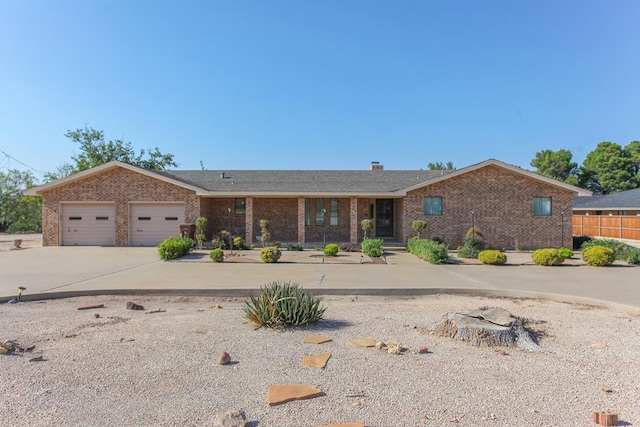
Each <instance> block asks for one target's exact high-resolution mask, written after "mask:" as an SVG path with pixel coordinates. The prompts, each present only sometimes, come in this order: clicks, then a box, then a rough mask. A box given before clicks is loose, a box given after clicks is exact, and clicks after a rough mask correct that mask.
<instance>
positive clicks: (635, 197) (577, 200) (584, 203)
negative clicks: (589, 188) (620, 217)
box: [573, 188, 640, 209]
mask: <svg viewBox="0 0 640 427" xmlns="http://www.w3.org/2000/svg"><path fill="white" fill-rule="evenodd" d="M573 207H574V209H610V208H629V209H640V188H636V189H633V190H627V191H623V192H621V193H615V194H604V195H603V194H601V195H597V196H589V197H574V198H573Z"/></svg>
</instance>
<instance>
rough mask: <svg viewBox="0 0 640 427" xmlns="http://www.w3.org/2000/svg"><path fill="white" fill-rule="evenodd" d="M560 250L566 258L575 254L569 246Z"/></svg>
mask: <svg viewBox="0 0 640 427" xmlns="http://www.w3.org/2000/svg"><path fill="white" fill-rule="evenodd" d="M558 251H560V255H562V257H563V258H564V259H567V258H571V257H572V256H573V251H572V250H571V249H569V248H560V249H558Z"/></svg>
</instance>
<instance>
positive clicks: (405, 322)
mask: <svg viewBox="0 0 640 427" xmlns="http://www.w3.org/2000/svg"><path fill="white" fill-rule="evenodd" d="M129 300H131V297H129V298H127V297H79V298H70V299H61V300H48V301H41V302H26V303H18V304H13V305H10V304H3V305H0V340H2V339H13V340H16V341H18V342H19V343H20V344H22V346H23V347H29V346H35V349H34V350H33V351H32V352H30V353H23V354H19V355H0V372H1V376H0V396H2V399H0V419H2V420H3V424H5V425H18V426H27V425H28V426H33V425H47V426H48V425H92V426H93V425H95V426H103V425H104V426H111V425H130V426H151V425H175V426H183V425H186V426H199V425H209V424H210V423H211V420H212V419H213V417H214V415H215V414H216V413H219V412H224V411H231V410H236V409H243V410H244V411H245V413H246V415H247V419H248V421H250V425H251V426H253V427H298V426H300V427H302V426H305V427H307V426H319V425H322V424H328V423H344V422H355V421H362V422H364V423H365V425H366V426H369V427H373V426H377V427H394V426H407V427H413V426H443V425H444V426H447V425H457V426H560V425H563V426H569V425H570V426H592V425H594V424H593V423H592V421H591V420H592V413H593V411H604V410H610V411H612V412H615V413H618V414H619V417H620V420H621V423H620V425H637V424H638V422H640V405H638V402H640V383H639V381H638V378H640V364H639V363H638V360H640V336H639V335H640V332H639V331H640V317H639V316H638V315H637V314H635V315H634V314H627V313H621V312H616V311H611V310H608V309H602V308H597V307H592V306H585V305H574V304H566V303H558V302H550V301H540V300H532V299H495V298H484V297H475V298H474V297H463V296H450V295H432V296H423V297H405V298H400V297H362V296H360V297H348V296H327V297H325V298H324V300H323V303H324V305H325V306H326V307H327V311H326V313H325V319H324V320H323V321H321V322H320V323H319V324H317V325H314V326H309V327H306V328H296V329H290V330H286V331H273V330H269V329H257V330H256V329H254V328H253V327H252V326H250V325H248V324H247V323H245V321H244V313H243V309H242V303H243V301H242V300H241V299H240V300H239V299H231V300H230V299H220V298H217V299H214V298H200V297H136V298H135V299H133V301H135V302H136V303H139V304H142V305H144V307H145V308H146V310H144V311H131V310H127V309H126V303H127V301H129ZM94 304H104V306H105V308H100V309H93V310H77V308H78V307H82V306H87V305H94ZM218 305H219V306H220V307H218ZM483 306H490V307H502V308H504V309H506V310H508V311H510V312H511V313H513V314H514V315H517V316H522V317H526V318H531V319H536V320H541V321H543V322H544V323H541V324H539V325H538V330H539V332H540V334H541V337H540V344H541V345H542V346H543V347H544V348H546V349H548V350H549V351H550V353H549V354H545V353H530V352H525V351H522V350H519V349H517V348H502V349H501V350H505V352H506V353H507V354H506V355H501V354H500V353H499V352H497V351H496V349H494V348H482V347H480V348H478V347H471V346H469V345H466V344H465V343H462V342H455V341H451V340H450V339H448V338H442V337H438V336H435V335H433V334H431V333H430V332H429V328H428V327H429V325H430V324H431V323H432V322H435V321H437V320H438V319H440V317H441V316H443V315H444V314H446V313H448V312H451V311H457V310H461V309H464V308H470V309H477V308H480V307H483ZM159 309H162V310H165V311H163V312H156V313H152V311H155V310H159ZM96 315H99V317H97V316H96ZM309 334H322V335H326V336H328V337H329V338H331V340H332V341H330V342H327V343H324V344H320V345H312V344H304V343H303V340H304V338H305V336H307V335H309ZM364 337H372V338H374V339H375V340H380V341H385V342H397V343H402V345H403V346H404V347H406V348H408V351H406V352H405V353H404V354H402V355H390V354H386V353H383V352H381V351H379V350H376V349H374V348H357V347H353V346H351V345H349V344H347V341H349V340H352V339H355V338H364ZM420 346H427V347H428V348H429V352H428V353H427V354H418V353H416V352H415V350H417V348H418V347H420ZM221 351H227V352H228V353H229V354H230V355H231V359H232V363H231V364H229V365H224V366H223V365H219V364H218V363H217V362H216V359H217V356H218V354H219V352H221ZM322 352H330V353H331V358H330V359H329V361H328V363H327V366H326V367H325V368H324V369H314V368H307V367H305V366H303V365H302V363H301V359H302V357H303V356H304V355H310V354H317V353H322ZM38 356H42V358H43V359H44V360H43V361H39V362H30V359H32V358H34V357H38ZM287 383H309V384H312V385H314V386H317V387H319V388H320V389H322V390H323V392H324V393H325V395H324V396H320V397H316V398H313V399H309V400H303V401H294V402H289V403H285V404H283V405H279V406H269V405H268V404H267V390H268V389H269V386H270V385H274V384H287Z"/></svg>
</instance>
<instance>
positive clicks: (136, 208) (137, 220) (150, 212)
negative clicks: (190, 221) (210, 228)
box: [129, 203, 185, 246]
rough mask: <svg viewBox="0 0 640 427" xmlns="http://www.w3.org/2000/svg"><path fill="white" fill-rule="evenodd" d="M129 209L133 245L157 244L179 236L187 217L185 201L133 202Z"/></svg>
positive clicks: (131, 243)
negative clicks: (181, 225) (180, 228)
mask: <svg viewBox="0 0 640 427" xmlns="http://www.w3.org/2000/svg"><path fill="white" fill-rule="evenodd" d="M129 209H130V223H129V224H130V234H129V235H130V245H131V246H156V245H158V244H159V243H160V242H162V241H163V240H165V239H166V238H168V237H177V236H178V227H179V225H180V224H182V223H183V222H184V218H185V215H184V203H157V204H156V203H132V204H131V205H130V207H129Z"/></svg>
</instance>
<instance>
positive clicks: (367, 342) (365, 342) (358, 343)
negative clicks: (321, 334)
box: [347, 338, 378, 347]
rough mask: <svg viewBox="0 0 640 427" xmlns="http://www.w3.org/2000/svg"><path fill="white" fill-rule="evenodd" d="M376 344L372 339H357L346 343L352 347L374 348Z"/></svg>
mask: <svg viewBox="0 0 640 427" xmlns="http://www.w3.org/2000/svg"><path fill="white" fill-rule="evenodd" d="M377 343H378V341H376V340H374V339H373V338H358V339H355V340H349V341H347V344H351V345H352V346H354V347H375V346H376V344H377Z"/></svg>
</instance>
